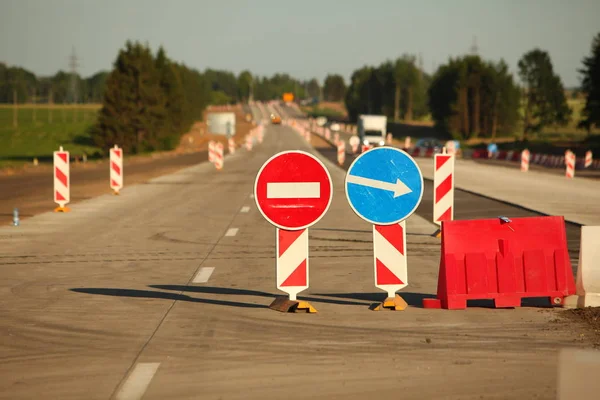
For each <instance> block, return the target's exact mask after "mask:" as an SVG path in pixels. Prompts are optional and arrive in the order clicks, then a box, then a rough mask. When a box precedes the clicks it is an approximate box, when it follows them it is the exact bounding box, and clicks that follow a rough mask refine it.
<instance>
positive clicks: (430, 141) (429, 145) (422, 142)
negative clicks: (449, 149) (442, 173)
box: [415, 138, 444, 151]
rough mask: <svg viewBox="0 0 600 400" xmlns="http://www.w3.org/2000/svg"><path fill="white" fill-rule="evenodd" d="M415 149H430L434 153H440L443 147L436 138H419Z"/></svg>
mask: <svg viewBox="0 0 600 400" xmlns="http://www.w3.org/2000/svg"><path fill="white" fill-rule="evenodd" d="M415 147H416V148H418V149H421V148H422V149H432V150H434V151H441V150H442V148H443V147H444V143H442V142H441V141H439V140H438V139H436V138H421V139H419V140H417V142H416V143H415Z"/></svg>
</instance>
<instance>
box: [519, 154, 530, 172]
mask: <svg viewBox="0 0 600 400" xmlns="http://www.w3.org/2000/svg"><path fill="white" fill-rule="evenodd" d="M530 156H531V154H530V153H529V150H527V149H525V150H523V151H522V152H521V171H523V172H527V171H529V157H530Z"/></svg>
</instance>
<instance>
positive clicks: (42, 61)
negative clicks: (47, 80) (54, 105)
mask: <svg viewBox="0 0 600 400" xmlns="http://www.w3.org/2000/svg"><path fill="white" fill-rule="evenodd" d="M599 16H600V1H599V0H414V1H408V0H336V1H333V0H316V1H315V0H302V1H292V0H278V1H273V0H253V1H247V0H210V1H208V0H204V1H202V0H195V1H193V0H93V1H92V0H0V61H3V62H5V63H7V64H9V65H19V66H23V67H25V68H27V69H29V70H32V71H33V72H34V73H36V74H40V75H50V74H54V73H55V72H56V71H57V70H59V69H67V68H68V57H69V54H70V52H71V48H72V46H75V49H76V51H77V54H78V55H79V57H80V63H81V67H80V73H81V74H82V75H84V76H89V75H91V74H93V73H95V72H97V71H98V70H101V69H110V68H111V66H112V63H113V61H114V59H115V57H116V54H117V52H118V50H119V48H121V47H122V46H123V45H124V43H125V41H126V40H127V39H132V40H139V41H142V42H147V43H149V44H150V46H151V47H152V48H154V49H156V48H157V47H158V46H159V45H161V44H162V45H163V46H164V47H165V49H166V50H167V53H168V54H169V56H170V57H171V58H173V59H175V60H178V61H183V62H184V63H186V64H187V65H188V66H191V67H194V68H198V69H200V70H203V69H205V68H207V67H211V68H219V69H227V70H231V71H233V72H236V73H238V72H240V71H241V70H243V69H249V70H251V71H252V72H253V73H258V74H260V75H271V74H273V73H275V72H287V73H290V74H291V75H293V76H296V77H298V78H301V79H306V78H311V77H317V78H318V79H320V80H322V79H323V78H324V77H325V75H326V74H327V73H332V72H337V73H341V74H342V75H344V76H345V77H349V76H350V74H351V73H352V71H353V70H354V69H356V68H358V67H360V66H362V65H365V64H370V65H373V64H378V63H380V62H382V61H384V60H385V59H388V58H395V57H397V56H399V55H401V54H402V53H405V52H407V53H419V52H420V53H422V55H423V59H424V66H425V70H426V71H431V70H432V68H433V66H434V65H439V64H440V63H443V62H445V61H446V60H447V59H448V57H450V56H456V55H460V54H463V53H465V52H467V51H468V50H469V48H470V47H471V45H472V42H473V37H474V36H476V37H477V45H478V47H479V54H480V55H482V56H483V57H484V58H488V59H494V60H498V59H500V58H504V59H505V60H506V61H507V62H508V63H509V65H510V66H511V69H512V70H513V71H516V65H517V61H518V59H519V58H520V56H521V55H522V54H523V53H524V52H526V51H528V50H530V49H532V48H534V47H536V46H537V47H540V48H542V49H544V50H547V51H548V52H549V53H550V56H551V58H552V61H553V62H554V66H555V69H556V71H557V72H558V74H559V75H560V76H561V78H562V79H563V83H565V85H566V86H573V85H577V84H578V82H579V79H578V75H577V72H576V70H577V68H579V67H580V62H581V59H582V57H584V56H585V55H587V54H588V53H589V50H590V44H591V40H592V37H593V36H594V35H595V34H596V33H597V32H600V24H598V17H599Z"/></svg>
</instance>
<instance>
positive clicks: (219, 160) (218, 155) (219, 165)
mask: <svg viewBox="0 0 600 400" xmlns="http://www.w3.org/2000/svg"><path fill="white" fill-rule="evenodd" d="M223 148H224V146H223V143H221V142H217V143H216V144H215V168H216V169H217V170H219V171H220V170H222V169H223V162H224V157H223Z"/></svg>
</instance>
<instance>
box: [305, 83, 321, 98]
mask: <svg viewBox="0 0 600 400" xmlns="http://www.w3.org/2000/svg"><path fill="white" fill-rule="evenodd" d="M306 92H307V94H308V97H311V98H315V97H319V96H320V95H321V86H320V85H319V81H318V80H317V79H316V78H312V79H311V80H310V81H308V82H307V83H306Z"/></svg>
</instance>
